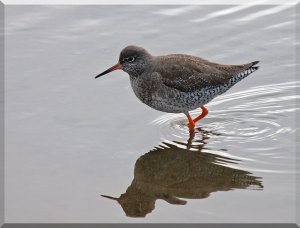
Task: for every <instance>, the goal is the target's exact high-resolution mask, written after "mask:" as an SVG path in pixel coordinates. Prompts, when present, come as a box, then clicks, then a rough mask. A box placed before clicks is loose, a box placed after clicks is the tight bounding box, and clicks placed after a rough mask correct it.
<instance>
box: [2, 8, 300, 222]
mask: <svg viewBox="0 0 300 228" xmlns="http://www.w3.org/2000/svg"><path fill="white" fill-rule="evenodd" d="M5 10H6V11H5V15H6V16H5V25H6V27H5V35H6V36H5V42H6V43H5V58H6V62H5V74H6V75H5V96H6V97H5V193H6V195H5V218H6V222H8V223H10V222H95V223H98V222H217V223H219V222H295V206H296V197H295V187H296V186H295V185H296V184H295V177H296V170H295V165H296V161H297V159H296V150H295V134H296V130H297V129H296V120H295V119H296V115H297V114H298V115H299V110H298V108H297V107H296V100H297V99H298V98H299V96H297V95H296V88H298V87H299V86H300V84H299V81H297V78H296V59H295V54H296V53H295V50H296V49H295V47H296V40H295V33H296V30H295V20H296V14H295V6H292V5H289V6H287V5H268V6H267V5H266V6H249V5H248V6H244V5H243V6H242V5H240V6H239V5H232V6H230V5H228V6H221V5H219V6H218V5H212V6H207V5H206V6H204V5H203V6H124V5H123V6H7V7H6V8H5ZM129 44H135V45H141V46H143V47H145V48H146V49H147V50H149V52H151V53H152V54H154V55H162V54H171V53H185V54H191V55H197V56H201V57H204V58H206V59H209V60H211V61H214V62H219V63H224V64H242V63H248V62H251V61H254V60H260V61H261V62H260V64H259V65H260V66H261V67H260V69H259V70H258V71H257V72H255V73H253V74H252V75H251V76H249V77H247V78H246V79H244V80H243V81H241V82H239V83H238V84H237V85H235V86H234V87H233V88H231V89H230V91H228V92H227V93H226V94H224V95H222V96H220V97H218V98H216V99H214V100H213V101H212V102H211V103H209V104H208V105H207V108H208V109H209V114H208V116H207V117H206V118H205V119H203V120H201V121H200V122H199V123H197V130H196V132H195V135H194V136H193V135H190V134H189V131H188V128H187V125H186V123H187V120H186V119H185V116H184V115H175V114H167V113H162V112H158V111H155V110H153V109H151V108H149V107H147V106H145V105H144V104H142V103H141V102H140V101H139V100H138V99H137V98H136V97H135V96H134V94H133V92H132V90H131V87H130V83H129V78H128V75H127V74H126V73H124V72H122V71H115V72H113V73H111V74H109V75H106V76H105V77H102V78H100V79H97V80H95V79H94V76H96V75H97V74H99V73H101V72H102V71H104V70H105V69H107V68H108V67H110V66H112V65H113V64H115V63H116V62H117V60H118V54H119V52H120V50H121V49H122V48H124V47H125V46H127V45H129ZM199 112H200V111H199V110H195V111H194V112H192V115H193V116H196V115H197V114H199ZM101 195H106V196H108V197H114V198H115V199H109V198H107V197H102V196H101ZM143 216H145V217H143ZM137 217H140V218H137Z"/></svg>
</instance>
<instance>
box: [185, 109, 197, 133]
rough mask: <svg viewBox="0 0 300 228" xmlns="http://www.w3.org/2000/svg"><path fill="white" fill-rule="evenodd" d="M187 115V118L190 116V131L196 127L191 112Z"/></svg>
mask: <svg viewBox="0 0 300 228" xmlns="http://www.w3.org/2000/svg"><path fill="white" fill-rule="evenodd" d="M186 116H187V118H188V120H189V128H190V131H191V130H194V129H195V123H194V121H193V119H192V117H191V116H190V114H189V113H187V114H186Z"/></svg>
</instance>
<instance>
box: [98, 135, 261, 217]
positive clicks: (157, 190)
mask: <svg viewBox="0 0 300 228" xmlns="http://www.w3.org/2000/svg"><path fill="white" fill-rule="evenodd" d="M201 131H202V134H203V135H202V136H203V137H202V140H200V141H199V142H200V144H198V145H188V144H185V146H186V148H191V147H192V148H193V149H196V148H197V151H191V150H188V149H183V148H180V147H181V146H182V145H183V143H181V146H180V147H178V146H176V145H173V144H169V143H165V142H164V143H162V145H160V146H159V147H156V148H155V149H153V150H151V151H150V152H148V153H146V154H144V155H143V156H141V157H140V158H139V159H138V160H137V161H136V163H135V168H134V179H133V181H132V183H131V185H130V186H129V187H128V188H127V191H126V192H125V193H124V194H122V195H121V196H120V197H119V198H115V197H111V196H105V195H103V197H106V198H110V199H113V200H116V201H117V202H118V203H119V204H120V205H121V206H122V208H123V210H124V211H125V213H126V215H127V216H130V217H145V216H146V215H147V214H148V213H150V212H151V211H152V210H153V209H154V207H155V201H156V200H157V199H162V200H165V201H167V202H168V203H170V204H177V205H184V204H186V201H185V200H182V199H180V198H187V199H203V198H207V197H208V196H209V195H210V193H212V192H216V191H229V190H232V189H245V188H249V187H251V188H252V189H262V188H263V186H262V184H261V181H260V180H259V179H260V178H259V177H255V176H252V175H251V173H249V172H247V171H243V170H239V169H235V168H230V167H227V166H224V164H228V163H237V162H238V160H235V159H231V158H226V157H224V156H220V155H216V154H212V153H204V152H201V151H202V149H203V146H204V145H205V140H207V139H208V138H209V137H208V134H209V133H208V132H204V131H203V130H201ZM191 137H194V136H193V135H192V136H191ZM191 141H192V140H191V139H189V142H190V143H191Z"/></svg>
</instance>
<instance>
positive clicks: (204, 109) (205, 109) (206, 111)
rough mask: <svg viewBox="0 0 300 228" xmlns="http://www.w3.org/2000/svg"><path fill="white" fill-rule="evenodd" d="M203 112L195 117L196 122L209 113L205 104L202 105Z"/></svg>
mask: <svg viewBox="0 0 300 228" xmlns="http://www.w3.org/2000/svg"><path fill="white" fill-rule="evenodd" d="M201 109H202V113H201V115H199V116H198V117H196V118H195V119H193V122H194V123H196V122H197V121H199V120H201V119H203V118H204V117H205V116H206V115H207V114H208V109H207V108H206V107H205V106H201Z"/></svg>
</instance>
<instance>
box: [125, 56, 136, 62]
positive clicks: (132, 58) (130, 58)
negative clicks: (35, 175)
mask: <svg viewBox="0 0 300 228" xmlns="http://www.w3.org/2000/svg"><path fill="white" fill-rule="evenodd" d="M134 60H135V57H134V56H130V57H128V58H126V62H128V63H132V62H133V61H134Z"/></svg>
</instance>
